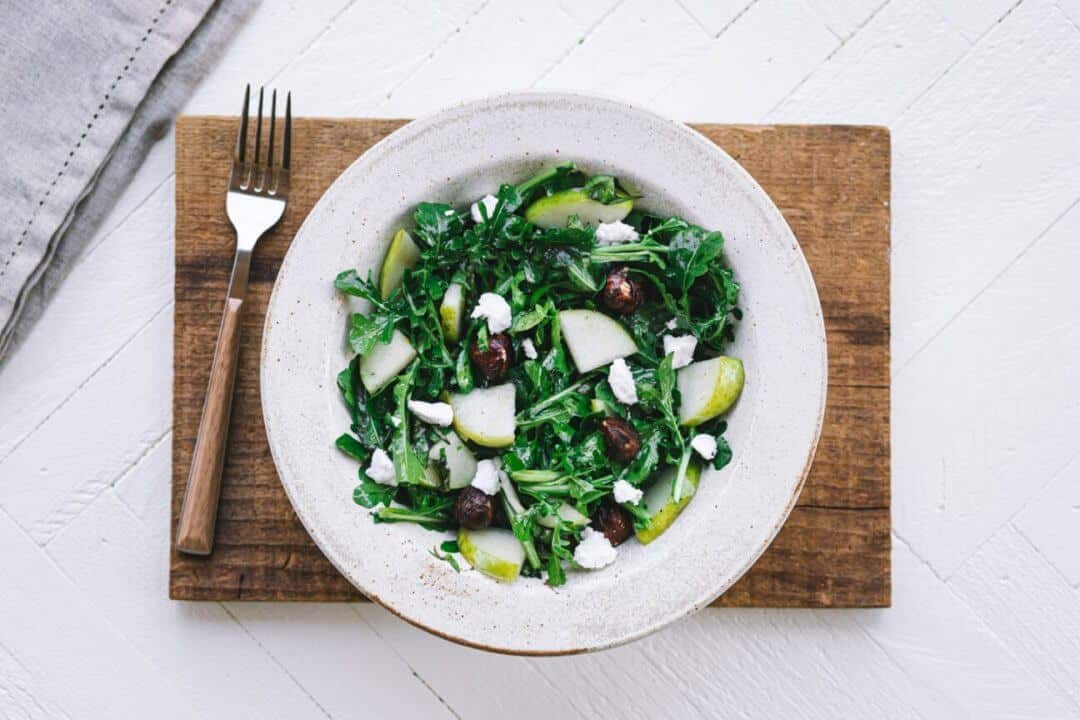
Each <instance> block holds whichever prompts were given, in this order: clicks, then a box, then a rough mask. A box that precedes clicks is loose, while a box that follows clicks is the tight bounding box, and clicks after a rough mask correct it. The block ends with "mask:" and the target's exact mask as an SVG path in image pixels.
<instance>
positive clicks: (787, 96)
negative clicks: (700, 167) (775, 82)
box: [761, 0, 891, 122]
mask: <svg viewBox="0 0 1080 720" xmlns="http://www.w3.org/2000/svg"><path fill="white" fill-rule="evenodd" d="M890 2H891V0H885V2H883V3H882V4H881V5H879V6H878V7H877V9H875V10H874V11H873V12H872V13H870V15H868V16H867V17H866V19H864V20H863V21H862V22H861V23H859V24H858V25H856V26H855V29H854V30H852V32H851V34H850V35H848V36H847V37H846V38H842V37H840V36H839V35H837V34H836V33H835V32H833V29H832V28H830V27H829V24H828V23H826V22H825V21H824V20H822V25H824V26H825V29H826V30H828V31H829V32H830V33H832V35H833V36H835V37H836V38H837V39H838V40H839V41H840V42H839V44H838V45H837V46H836V47H834V48H833V49H832V52H830V53H829V54H828V55H826V56H825V58H824V59H823V60H822V61H821V62H819V63H818V64H817V65H815V66H814V69H813V70H811V71H810V72H808V73H806V75H804V76H803V78H802V79H801V80H799V82H797V83H795V87H793V88H791V90H789V91H788V92H787V93H786V94H785V95H784V97H782V98H780V101H779V102H778V103H776V104H775V105H773V106H772V107H771V108H769V110H768V111H767V112H766V113H765V114H763V115H762V116H761V118H762V121H763V122H764V120H765V118H768V117H771V116H772V114H773V113H775V112H776V111H777V110H779V109H780V108H781V107H783V105H784V103H786V102H787V101H788V100H790V99H791V97H792V96H793V95H794V94H795V93H797V92H799V88H801V87H802V86H803V85H805V84H806V83H807V81H808V80H810V78H812V77H813V76H814V73H816V72H817V71H818V70H820V69H821V68H822V67H824V66H825V65H826V64H827V63H828V62H829V61H830V60H832V59H833V57H834V56H835V55H836V54H837V53H838V52H840V50H841V49H843V47H844V46H845V45H847V44H848V42H850V41H851V40H852V39H853V38H854V37H855V36H856V35H858V34H859V33H860V32H862V29H863V28H864V27H866V26H867V25H869V24H870V23H871V22H872V21H873V20H874V18H876V17H877V16H878V14H879V13H880V12H881V11H882V10H884V9H885V8H886V7H887V6H888V5H889V3H890ZM818 19H819V20H821V18H820V17H819V18H818Z"/></svg>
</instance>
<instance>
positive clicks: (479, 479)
mask: <svg viewBox="0 0 1080 720" xmlns="http://www.w3.org/2000/svg"><path fill="white" fill-rule="evenodd" d="M469 484H470V485H472V486H473V487H474V488H477V489H478V490H483V491H484V492H485V493H486V494H488V495H494V494H495V493H497V492H499V467H498V466H497V465H496V464H495V461H494V460H481V461H480V462H478V463H476V474H475V475H473V479H472V482H471V483H469Z"/></svg>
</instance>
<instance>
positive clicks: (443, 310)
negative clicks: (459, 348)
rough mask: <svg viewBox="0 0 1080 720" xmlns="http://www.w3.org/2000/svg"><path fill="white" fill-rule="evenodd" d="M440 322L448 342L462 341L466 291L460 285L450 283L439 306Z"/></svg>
mask: <svg viewBox="0 0 1080 720" xmlns="http://www.w3.org/2000/svg"><path fill="white" fill-rule="evenodd" d="M439 320H440V322H441V323H442V330H443V335H444V336H446V340H447V342H452V343H456V342H458V341H459V340H461V328H462V325H463V324H464V320H465V289H464V288H463V287H461V284H460V283H450V287H448V288H446V294H445V295H443V299H442V303H441V304H440V305H439Z"/></svg>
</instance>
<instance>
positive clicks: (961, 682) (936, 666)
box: [856, 541, 1077, 720]
mask: <svg viewBox="0 0 1080 720" xmlns="http://www.w3.org/2000/svg"><path fill="white" fill-rule="evenodd" d="M856 615H857V617H858V620H859V624H860V625H862V627H863V628H864V629H865V630H866V632H867V633H868V634H869V635H870V636H871V637H873V638H874V640H875V641H876V642H877V643H878V645H879V646H880V647H881V648H882V649H883V650H884V651H885V652H886V653H888V654H889V656H890V657H892V658H893V660H894V661H895V662H896V664H897V665H898V666H899V668H900V670H901V671H902V672H903V673H904V674H905V675H907V676H908V677H909V678H911V680H912V682H914V683H916V684H917V685H918V686H920V687H923V688H927V689H929V690H932V691H934V692H936V693H937V694H938V696H939V697H942V698H947V700H948V702H949V703H950V704H952V705H953V706H954V707H955V711H954V712H951V713H941V714H934V715H930V717H971V718H1012V719H1013V720H1022V719H1030V720H1047V719H1048V718H1074V717H1077V714H1076V713H1075V712H1074V709H1073V708H1072V707H1071V706H1070V705H1069V704H1068V703H1066V702H1064V701H1062V700H1061V699H1059V698H1058V697H1057V696H1055V695H1053V694H1051V693H1050V692H1049V691H1048V688H1047V686H1046V684H1045V683H1044V682H1043V679H1042V678H1040V677H1036V676H1034V675H1033V674H1032V673H1031V672H1029V671H1028V670H1027V669H1026V668H1025V667H1024V666H1023V664H1021V663H1020V662H1019V660H1017V658H1016V657H1015V656H1014V655H1013V654H1012V652H1010V650H1009V649H1008V648H1007V647H1006V645H1005V644H1004V643H1003V642H1002V640H1001V639H1000V638H999V637H997V635H995V634H994V633H993V631H992V630H991V629H990V628H988V627H987V626H986V624H985V623H983V622H982V621H981V620H980V619H979V618H978V617H977V616H976V615H975V614H974V613H973V612H972V611H971V608H969V607H968V606H967V605H966V604H965V603H964V602H963V601H962V600H961V599H960V598H959V597H957V596H956V595H955V594H954V593H953V592H952V591H951V590H950V589H949V588H948V587H947V586H945V585H944V584H942V583H941V582H940V581H939V580H938V579H937V577H935V575H934V574H933V572H932V571H931V570H930V568H929V566H927V565H926V564H925V563H923V562H922V561H921V560H920V559H919V558H918V557H917V556H916V555H915V554H914V553H913V552H911V549H910V548H909V547H908V546H907V545H906V544H905V543H904V542H902V541H900V542H896V543H894V544H893V606H892V607H891V608H889V609H887V610H864V611H860V612H858V613H857V614H856Z"/></svg>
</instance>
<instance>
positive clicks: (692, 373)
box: [676, 355, 746, 426]
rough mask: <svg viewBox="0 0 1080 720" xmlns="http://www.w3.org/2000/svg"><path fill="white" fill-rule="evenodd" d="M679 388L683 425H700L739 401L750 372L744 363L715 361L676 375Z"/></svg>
mask: <svg viewBox="0 0 1080 720" xmlns="http://www.w3.org/2000/svg"><path fill="white" fill-rule="evenodd" d="M676 377H677V382H678V386H679V396H680V397H681V398H682V400H681V404H680V405H679V423H680V424H681V425H689V426H693V425H700V424H701V423H703V422H705V421H706V420H712V419H713V418H714V417H716V416H717V415H720V414H721V413H724V412H727V411H728V409H729V408H731V406H732V405H734V404H735V401H736V400H738V399H739V394H740V393H741V392H742V389H743V383H744V382H745V381H746V372H745V370H744V369H743V364H742V360H737V359H735V358H731V357H725V356H723V355H721V356H720V357H714V358H711V359H709V360H701V361H699V362H696V363H691V364H689V365H687V366H686V367H684V368H681V369H680V370H679V371H678V373H677V374H676Z"/></svg>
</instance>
